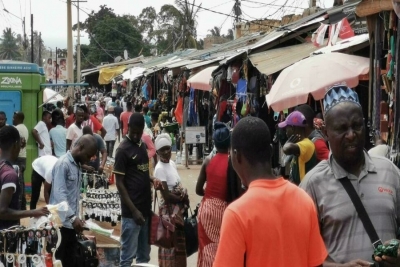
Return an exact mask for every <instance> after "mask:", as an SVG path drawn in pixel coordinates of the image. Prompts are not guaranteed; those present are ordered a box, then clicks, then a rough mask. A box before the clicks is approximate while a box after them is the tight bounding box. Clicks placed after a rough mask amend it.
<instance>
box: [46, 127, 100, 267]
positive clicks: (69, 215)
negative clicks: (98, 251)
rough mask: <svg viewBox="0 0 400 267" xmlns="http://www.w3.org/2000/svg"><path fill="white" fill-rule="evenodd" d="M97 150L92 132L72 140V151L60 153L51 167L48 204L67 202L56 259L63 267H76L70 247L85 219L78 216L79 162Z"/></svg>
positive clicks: (80, 231) (80, 173)
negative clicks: (73, 141)
mask: <svg viewBox="0 0 400 267" xmlns="http://www.w3.org/2000/svg"><path fill="white" fill-rule="evenodd" d="M96 152H97V148H96V140H95V139H94V137H93V136H91V135H83V136H82V137H81V138H79V140H78V141H76V142H75V144H74V146H73V147H72V149H71V151H68V152H67V154H65V155H64V156H61V157H60V158H59V159H58V160H57V162H56V164H55V165H54V167H53V171H52V176H53V177H54V178H53V181H52V184H51V193H50V201H49V203H50V204H51V205H56V204H59V203H61V202H63V201H66V202H67V203H68V210H67V212H66V217H65V220H63V221H62V227H61V228H60V231H61V244H60V247H59V248H58V249H57V251H56V254H55V258H56V259H59V260H61V263H62V266H63V267H75V266H77V263H75V258H74V257H71V249H72V248H75V246H76V243H77V237H76V234H80V233H82V231H83V226H84V221H82V220H81V219H80V218H79V200H80V190H81V183H82V171H81V169H80V165H82V164H86V163H88V162H89V160H90V158H91V157H93V156H94V155H95V154H96Z"/></svg>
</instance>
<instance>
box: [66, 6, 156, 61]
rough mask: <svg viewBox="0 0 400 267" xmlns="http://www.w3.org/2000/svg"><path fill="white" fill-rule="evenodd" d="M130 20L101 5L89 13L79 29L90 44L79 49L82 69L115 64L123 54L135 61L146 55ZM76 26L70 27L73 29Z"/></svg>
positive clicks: (140, 37)
mask: <svg viewBox="0 0 400 267" xmlns="http://www.w3.org/2000/svg"><path fill="white" fill-rule="evenodd" d="M131 19H132V18H129V17H128V16H119V15H116V14H115V13H114V10H113V9H112V8H109V7H107V6H106V5H101V6H100V10H99V11H97V12H94V11H92V13H91V14H90V15H89V17H88V18H87V19H86V20H85V21H84V22H83V23H82V22H81V23H80V27H81V29H82V30H84V31H86V32H87V33H88V34H89V40H90V43H89V45H87V46H84V45H81V53H82V54H83V55H81V59H82V60H81V63H82V64H81V69H85V68H91V67H93V65H96V66H97V65H100V64H101V63H102V62H110V63H111V62H114V60H115V58H116V57H118V56H121V57H123V55H124V50H127V51H128V56H129V57H130V58H134V57H137V56H139V54H140V53H141V54H143V52H144V51H147V50H148V49H147V47H146V43H145V42H144V41H143V37H142V34H141V33H140V32H139V30H138V28H137V27H135V26H134V25H133V23H132V20H131ZM76 28H77V25H76V24H75V25H74V26H73V29H76Z"/></svg>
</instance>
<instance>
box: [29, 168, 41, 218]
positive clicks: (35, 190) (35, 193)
mask: <svg viewBox="0 0 400 267" xmlns="http://www.w3.org/2000/svg"><path fill="white" fill-rule="evenodd" d="M44 181H45V180H44V178H43V177H42V176H40V175H39V174H38V173H37V172H36V171H35V170H32V177H31V182H32V196H31V204H30V209H31V210H34V209H36V204H37V202H38V200H39V197H40V189H41V188H42V184H43V183H44Z"/></svg>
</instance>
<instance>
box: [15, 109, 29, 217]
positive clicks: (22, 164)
mask: <svg viewBox="0 0 400 267" xmlns="http://www.w3.org/2000/svg"><path fill="white" fill-rule="evenodd" d="M24 119H25V115H24V113H23V112H22V111H15V112H14V116H13V125H14V126H15V128H17V130H18V132H19V136H20V138H21V150H20V151H19V154H18V159H17V161H16V162H15V163H16V164H17V165H18V167H19V177H18V178H19V185H20V187H21V194H20V197H19V202H20V204H21V210H26V198H25V176H24V173H25V169H26V143H28V138H29V131H28V128H26V126H25V125H24Z"/></svg>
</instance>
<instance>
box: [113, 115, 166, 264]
mask: <svg viewBox="0 0 400 267" xmlns="http://www.w3.org/2000/svg"><path fill="white" fill-rule="evenodd" d="M128 122H129V130H128V133H127V135H126V138H125V139H124V140H122V142H121V143H120V145H119V146H118V148H117V151H116V155H115V165H114V170H113V173H114V174H115V179H116V185H117V188H118V191H119V194H120V198H121V211H122V220H121V255H120V266H121V267H128V266H131V264H132V261H133V259H134V258H135V256H136V263H148V262H149V261H150V245H149V217H150V215H151V191H150V182H152V183H153V185H154V187H155V188H159V186H160V184H161V181H160V180H158V179H155V178H154V177H151V176H150V175H149V158H148V154H147V151H146V147H145V145H144V144H143V143H142V141H141V137H142V135H143V129H144V118H143V116H142V115H141V114H139V113H134V114H132V116H130V118H129V121H128Z"/></svg>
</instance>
